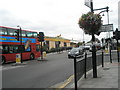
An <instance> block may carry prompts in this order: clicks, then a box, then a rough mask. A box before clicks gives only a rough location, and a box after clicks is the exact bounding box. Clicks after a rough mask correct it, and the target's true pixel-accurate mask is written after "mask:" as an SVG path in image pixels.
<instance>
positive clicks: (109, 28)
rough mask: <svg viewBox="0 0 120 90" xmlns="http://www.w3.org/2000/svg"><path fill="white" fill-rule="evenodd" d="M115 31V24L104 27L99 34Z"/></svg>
mask: <svg viewBox="0 0 120 90" xmlns="http://www.w3.org/2000/svg"><path fill="white" fill-rule="evenodd" d="M111 31H113V24H106V25H102V26H101V28H100V30H99V32H111Z"/></svg>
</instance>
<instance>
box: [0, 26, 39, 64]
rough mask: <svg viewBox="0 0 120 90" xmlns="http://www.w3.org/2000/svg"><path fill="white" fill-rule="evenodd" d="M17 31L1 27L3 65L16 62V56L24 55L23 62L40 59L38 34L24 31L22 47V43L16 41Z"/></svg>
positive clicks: (0, 49) (0, 38)
mask: <svg viewBox="0 0 120 90" xmlns="http://www.w3.org/2000/svg"><path fill="white" fill-rule="evenodd" d="M17 30H18V29H15V28H10V27H4V26H0V57H1V58H0V59H1V64H3V63H6V62H11V61H16V54H22V60H26V59H35V58H38V57H40V43H39V42H38V38H37V32H34V31H28V30H22V46H21V44H20V41H18V40H17V39H16V35H17V33H16V31H17ZM21 48H22V49H21ZM21 51H22V52H21Z"/></svg>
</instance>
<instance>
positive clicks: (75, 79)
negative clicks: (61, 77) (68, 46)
mask: <svg viewBox="0 0 120 90" xmlns="http://www.w3.org/2000/svg"><path fill="white" fill-rule="evenodd" d="M76 66H77V65H76V57H74V82H75V90H77V68H76Z"/></svg>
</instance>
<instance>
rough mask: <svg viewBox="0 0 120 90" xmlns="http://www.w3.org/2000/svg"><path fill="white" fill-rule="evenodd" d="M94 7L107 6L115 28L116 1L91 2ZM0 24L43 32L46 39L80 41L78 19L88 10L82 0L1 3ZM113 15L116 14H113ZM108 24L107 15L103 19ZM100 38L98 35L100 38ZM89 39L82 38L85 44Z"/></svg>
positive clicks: (19, 0) (9, 0) (116, 19)
mask: <svg viewBox="0 0 120 90" xmlns="http://www.w3.org/2000/svg"><path fill="white" fill-rule="evenodd" d="M93 4H94V8H95V9H96V8H103V7H106V6H109V7H110V10H112V12H110V23H113V24H115V27H117V21H118V17H117V12H118V11H117V9H118V8H117V4H118V0H104V1H100V0H94V1H93ZM0 8H1V9H0V13H1V14H0V20H1V21H2V22H1V23H0V24H1V25H3V26H9V27H16V26H17V25H20V26H21V27H22V28H23V29H27V30H35V31H37V32H39V31H43V32H44V33H45V34H46V35H47V36H57V35H59V34H62V36H63V37H64V38H68V39H72V38H74V39H77V40H81V41H82V40H83V31H82V30H81V29H80V28H79V26H78V24H77V23H78V20H79V18H80V16H81V15H82V14H83V13H87V12H88V11H90V8H88V7H86V6H85V5H84V0H2V1H1V3H0ZM115 13H116V14H115ZM103 20H104V23H107V14H106V13H105V16H104V17H103ZM101 37H103V36H100V38H101ZM90 39H91V36H89V35H85V40H86V41H88V40H90Z"/></svg>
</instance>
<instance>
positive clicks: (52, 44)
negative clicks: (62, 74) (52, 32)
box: [45, 36, 70, 50]
mask: <svg viewBox="0 0 120 90" xmlns="http://www.w3.org/2000/svg"><path fill="white" fill-rule="evenodd" d="M45 41H46V44H47V46H48V49H49V50H50V49H51V48H59V47H70V40H68V39H65V38H62V37H47V36H45Z"/></svg>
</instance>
